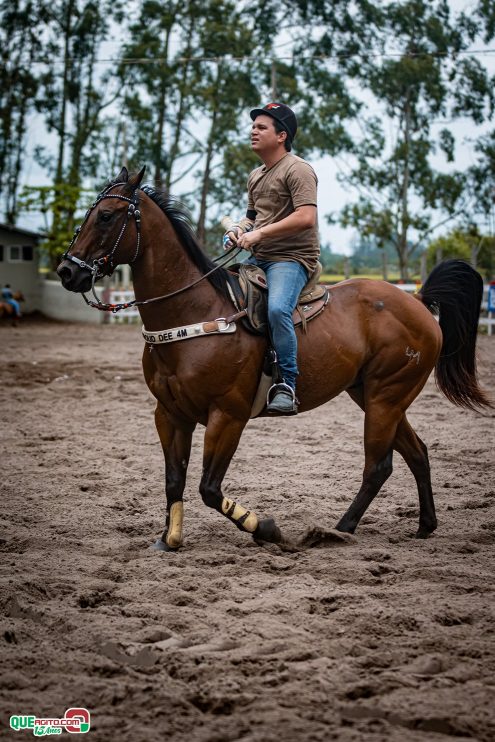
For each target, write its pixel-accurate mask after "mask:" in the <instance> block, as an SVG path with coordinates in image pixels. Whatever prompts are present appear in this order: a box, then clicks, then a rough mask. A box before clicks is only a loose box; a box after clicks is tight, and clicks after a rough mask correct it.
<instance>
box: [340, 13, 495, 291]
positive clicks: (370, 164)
mask: <svg viewBox="0 0 495 742" xmlns="http://www.w3.org/2000/svg"><path fill="white" fill-rule="evenodd" d="M462 22H463V23H464V21H462ZM476 29H477V26H476V25H475V26H474V28H470V33H471V34H473V33H475V31H476ZM376 30H377V36H376V40H375V43H374V48H375V49H376V51H377V52H379V51H380V50H385V51H389V52H392V51H393V49H394V48H395V50H396V51H397V52H398V54H397V56H396V57H393V56H392V57H383V58H381V59H377V58H376V56H375V55H371V57H368V58H367V59H366V58H365V59H363V60H362V62H361V65H360V67H359V69H356V70H352V74H353V76H355V77H356V78H357V79H359V80H361V81H362V83H363V84H365V85H367V86H368V88H369V90H370V92H371V93H372V94H373V96H374V98H375V99H376V101H377V103H378V105H379V106H380V107H381V108H382V109H383V110H384V112H385V113H386V116H387V119H386V121H387V125H390V124H392V126H393V127H394V137H393V141H392V143H391V145H390V146H388V147H387V146H386V142H387V136H386V133H385V128H384V125H383V123H382V119H380V118H379V117H378V116H371V117H368V118H364V119H363V121H362V123H361V126H362V129H363V130H364V137H363V138H362V139H361V140H360V141H355V145H354V155H355V159H354V163H353V164H352V165H351V167H350V168H349V170H348V172H347V174H345V175H344V176H343V177H342V181H343V182H344V183H345V184H346V185H347V186H349V187H351V188H352V189H354V190H356V191H357V193H358V194H359V196H358V199H357V201H356V202H354V203H351V204H348V205H347V206H346V207H345V208H344V209H343V211H342V213H341V218H340V221H341V224H342V225H343V226H346V227H347V226H353V227H355V228H357V229H358V231H359V233H360V234H361V235H362V236H363V237H366V236H371V235H372V236H374V237H376V239H377V240H378V241H379V243H380V244H382V245H383V244H385V243H391V244H393V245H394V247H395V250H396V252H397V256H398V260H399V267H400V271H401V277H402V278H403V279H407V277H408V265H409V262H410V260H411V258H412V257H413V256H414V255H415V254H416V255H417V254H418V252H419V251H420V250H422V248H423V245H424V241H425V239H426V238H427V237H428V236H429V235H430V234H431V232H432V231H433V230H434V229H435V228H436V227H437V226H439V225H440V224H442V223H445V222H446V221H448V220H449V219H452V218H454V217H456V216H458V215H460V214H461V213H462V211H463V209H464V208H465V206H466V199H465V185H466V178H465V176H464V175H463V174H462V173H460V172H455V171H452V172H450V173H449V174H446V173H445V172H443V171H442V172H441V171H437V170H435V169H434V167H433V166H432V156H433V155H435V154H436V153H440V152H442V153H443V154H444V156H445V158H446V161H447V162H452V161H453V160H454V152H455V142H454V138H453V136H452V134H451V132H450V131H449V130H447V129H442V130H441V131H440V132H439V134H438V135H437V136H435V135H434V133H433V131H432V123H431V122H432V121H433V120H434V119H435V118H437V117H446V116H447V115H449V116H451V117H456V116H461V115H463V116H470V117H471V118H472V119H473V121H475V122H476V123H480V122H481V121H483V120H484V119H485V118H486V117H489V116H491V115H492V112H493V105H494V99H493V92H492V87H491V82H490V80H489V77H488V75H487V73H486V71H485V70H484V68H483V67H482V66H481V65H480V63H479V61H478V60H477V59H471V58H469V57H467V58H462V59H459V60H456V62H455V63H452V62H451V61H450V57H451V55H455V54H458V53H459V52H461V51H462V50H463V49H464V48H466V45H467V43H468V41H469V37H468V35H467V34H466V33H464V34H462V33H461V29H460V28H459V26H458V25H457V24H456V23H455V22H454V21H452V19H451V18H450V11H449V5H448V3H447V2H446V1H445V0H436V1H435V2H425V1H424V0H407V1H406V2H389V3H387V4H386V5H385V6H384V7H383V13H382V15H381V16H380V18H379V20H378V26H377V28H376ZM464 31H465V29H464ZM389 40H392V42H389ZM439 213H441V214H442V216H441V217H440V218H439V217H438V214H439Z"/></svg>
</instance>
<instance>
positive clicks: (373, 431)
mask: <svg viewBox="0 0 495 742" xmlns="http://www.w3.org/2000/svg"><path fill="white" fill-rule="evenodd" d="M348 394H349V395H350V397H351V398H352V399H353V400H354V401H355V402H356V403H357V404H358V405H359V406H360V407H361V408H362V409H364V410H365V422H364V452H365V463H364V470H363V479H362V483H361V487H360V489H359V492H358V493H357V495H356V497H355V498H354V500H353V502H352V503H351V505H350V507H349V508H348V510H347V511H346V512H345V513H344V515H343V516H342V518H341V519H340V520H339V522H338V523H337V526H336V529H337V530H338V531H343V532H344V533H354V531H355V530H356V528H357V526H358V524H359V521H360V520H361V518H362V517H363V515H364V513H365V512H366V510H367V509H368V507H369V506H370V504H371V503H372V501H373V500H374V498H375V497H376V495H377V494H378V492H379V491H380V489H381V488H382V486H383V484H384V483H385V482H386V481H387V479H388V478H389V476H390V475H391V474H392V468H393V467H392V453H393V442H394V438H395V433H396V430H397V425H398V423H399V420H400V418H401V416H402V411H401V410H400V408H399V407H396V406H394V405H390V404H388V403H387V402H385V401H383V400H381V399H380V397H379V396H377V397H376V398H372V397H370V396H369V395H367V398H366V403H365V395H364V390H363V388H362V387H360V388H357V389H354V390H348Z"/></svg>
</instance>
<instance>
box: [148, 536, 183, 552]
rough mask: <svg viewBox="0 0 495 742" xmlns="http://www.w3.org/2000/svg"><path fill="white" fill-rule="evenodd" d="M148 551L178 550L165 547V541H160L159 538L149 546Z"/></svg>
mask: <svg viewBox="0 0 495 742" xmlns="http://www.w3.org/2000/svg"><path fill="white" fill-rule="evenodd" d="M149 550H150V551H173V552H176V551H178V549H172V548H171V547H170V546H167V544H166V543H165V541H162V540H161V538H157V540H156V541H155V543H154V544H151V546H150V547H149Z"/></svg>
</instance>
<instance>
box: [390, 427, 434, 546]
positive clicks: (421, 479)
mask: <svg viewBox="0 0 495 742" xmlns="http://www.w3.org/2000/svg"><path fill="white" fill-rule="evenodd" d="M394 448H395V450H396V451H398V452H399V453H400V455H401V456H402V458H403V459H404V461H405V462H406V464H407V465H408V467H409V469H410V470H411V472H412V474H413V475H414V478H415V480H416V484H417V487H418V496H419V527H418V531H417V533H416V538H427V537H428V536H429V535H430V534H431V533H433V531H434V530H435V529H436V527H437V518H436V514H435V503H434V501H433V492H432V488H431V477H430V463H429V461H428V449H427V448H426V446H425V444H424V443H423V441H422V440H421V439H420V438H419V436H418V435H417V433H416V432H415V431H414V430H413V428H412V427H411V425H410V424H409V422H408V420H407V419H406V417H405V416H404V418H403V419H402V420H401V422H400V423H399V425H398V427H397V434H396V436H395V441H394Z"/></svg>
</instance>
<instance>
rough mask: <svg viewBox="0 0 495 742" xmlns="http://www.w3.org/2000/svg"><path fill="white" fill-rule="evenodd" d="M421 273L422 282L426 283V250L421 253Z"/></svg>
mask: <svg viewBox="0 0 495 742" xmlns="http://www.w3.org/2000/svg"><path fill="white" fill-rule="evenodd" d="M420 265H421V268H420V275H421V283H424V282H425V281H426V275H427V273H426V250H425V251H424V252H422V253H421V260H420Z"/></svg>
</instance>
